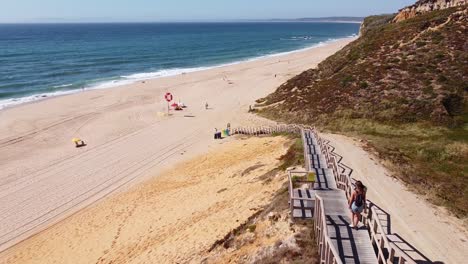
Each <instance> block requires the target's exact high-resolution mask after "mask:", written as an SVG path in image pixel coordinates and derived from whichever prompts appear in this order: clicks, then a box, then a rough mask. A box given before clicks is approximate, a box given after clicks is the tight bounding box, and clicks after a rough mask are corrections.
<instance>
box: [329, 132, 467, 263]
mask: <svg viewBox="0 0 468 264" xmlns="http://www.w3.org/2000/svg"><path fill="white" fill-rule="evenodd" d="M321 135H322V136H323V137H324V138H325V139H327V140H330V141H331V142H333V146H334V147H335V148H336V149H335V151H336V153H339V154H340V155H342V156H343V162H344V163H345V164H346V165H348V166H349V167H350V168H352V169H353V173H352V177H353V178H356V180H361V181H363V182H364V184H365V185H366V186H367V190H368V191H367V198H368V199H369V200H371V201H372V202H373V203H375V204H376V205H378V206H379V207H380V208H382V209H383V210H385V211H386V213H387V214H388V215H389V216H390V223H389V225H390V232H389V233H391V234H395V235H396V236H400V237H401V238H402V239H403V240H406V241H407V243H408V244H409V245H411V246H412V247H414V249H409V250H405V252H407V253H408V254H410V255H412V254H411V251H412V250H416V251H419V253H420V254H422V255H423V256H425V257H427V258H429V259H430V260H431V261H432V262H435V263H447V264H448V263H453V264H455V263H465V262H466V260H467V259H468V233H467V231H466V227H464V225H463V221H462V220H460V219H457V218H455V217H454V216H451V215H450V214H449V213H448V212H447V210H445V209H443V208H441V207H436V206H434V205H432V204H430V203H429V202H428V201H425V200H424V197H421V196H419V195H417V194H415V193H414V192H412V191H411V190H410V189H409V188H410V186H409V187H407V186H405V185H404V184H403V183H402V182H400V181H399V180H397V179H395V178H392V177H391V172H390V171H388V170H387V169H386V168H385V167H384V166H383V165H382V163H381V162H380V161H379V159H378V158H377V157H375V156H373V155H372V154H370V153H369V152H367V151H365V150H364V147H363V143H361V142H359V141H358V140H356V139H353V138H350V137H346V136H342V135H336V134H321ZM415 253H416V254H415V255H414V256H416V257H417V256H419V255H420V254H418V252H415ZM414 256H413V257H414ZM421 263H422V262H421Z"/></svg>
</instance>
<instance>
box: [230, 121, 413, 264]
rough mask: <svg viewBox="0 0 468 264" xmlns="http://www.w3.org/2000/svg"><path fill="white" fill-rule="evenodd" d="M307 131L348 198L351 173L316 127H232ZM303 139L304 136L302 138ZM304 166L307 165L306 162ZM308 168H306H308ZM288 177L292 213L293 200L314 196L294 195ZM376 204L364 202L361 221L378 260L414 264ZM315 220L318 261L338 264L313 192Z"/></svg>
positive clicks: (270, 131) (263, 132)
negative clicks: (393, 237)
mask: <svg viewBox="0 0 468 264" xmlns="http://www.w3.org/2000/svg"><path fill="white" fill-rule="evenodd" d="M305 129H307V130H310V131H311V132H312V133H313V135H314V136H315V138H316V140H317V143H318V145H319V146H320V149H321V151H322V154H323V155H324V156H325V159H326V161H327V164H328V167H329V168H330V169H332V170H333V174H334V177H335V181H336V184H337V187H338V188H339V189H341V190H343V191H344V192H345V193H346V197H347V198H348V199H349V197H350V196H351V194H352V191H353V190H354V183H353V180H352V178H351V175H349V174H348V175H347V174H345V173H343V172H342V171H340V166H339V164H341V159H338V157H340V156H339V155H338V154H336V153H335V152H334V150H335V148H334V147H333V146H332V145H330V142H329V141H327V140H324V139H322V138H321V137H320V136H319V135H318V133H317V130H316V129H315V127H311V126H303V125H296V124H294V125H284V124H281V125H277V126H270V127H268V126H266V127H242V128H235V129H233V131H232V134H242V135H256V136H258V135H268V134H275V133H299V132H302V131H303V130H305ZM303 140H304V141H305V140H306V139H305V138H304V137H303ZM306 154H307V153H306V150H304V155H305V157H306ZM306 167H307V165H306ZM307 169H308V168H306V170H307ZM292 173H305V172H292ZM288 180H289V185H288V189H289V199H290V206H291V212H292V211H293V209H294V205H293V203H294V200H302V201H313V200H314V199H310V198H306V197H295V196H294V194H293V185H292V175H291V172H289V174H288ZM375 208H376V207H375V205H374V204H373V203H372V202H368V203H367V208H366V210H365V212H364V213H363V223H364V225H366V226H367V227H368V230H369V235H370V239H371V241H372V245H373V246H375V248H376V255H377V260H378V263H382V264H394V263H398V264H404V263H409V264H417V263H416V262H415V261H414V260H413V259H412V258H411V257H410V256H409V255H408V254H407V253H406V252H404V251H403V250H401V249H400V248H399V247H398V246H397V245H396V244H395V243H394V242H392V241H390V240H389V238H388V234H386V232H385V230H384V228H383V224H382V222H381V220H380V219H379V217H378V214H377V212H376V209H375ZM314 221H315V224H314V226H315V234H316V240H317V244H318V245H319V252H320V258H321V263H324V264H341V263H342V261H341V259H340V257H339V256H340V255H339V254H338V252H337V251H336V249H335V247H334V246H333V244H332V241H331V239H330V236H329V235H328V233H327V223H326V219H325V212H324V206H323V200H322V198H321V197H320V196H319V195H317V194H315V208H314Z"/></svg>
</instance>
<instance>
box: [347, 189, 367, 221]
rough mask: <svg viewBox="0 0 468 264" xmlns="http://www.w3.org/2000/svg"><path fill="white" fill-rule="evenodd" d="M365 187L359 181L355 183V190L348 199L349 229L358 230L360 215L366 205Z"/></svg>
mask: <svg viewBox="0 0 468 264" xmlns="http://www.w3.org/2000/svg"><path fill="white" fill-rule="evenodd" d="M366 191H367V190H366V187H365V186H364V184H362V182H361V181H357V182H356V188H355V189H354V192H353V194H352V195H351V197H350V198H349V209H350V210H351V224H350V225H349V226H350V227H351V228H355V229H356V230H357V229H358V224H359V219H361V213H362V211H363V210H364V207H365V205H366Z"/></svg>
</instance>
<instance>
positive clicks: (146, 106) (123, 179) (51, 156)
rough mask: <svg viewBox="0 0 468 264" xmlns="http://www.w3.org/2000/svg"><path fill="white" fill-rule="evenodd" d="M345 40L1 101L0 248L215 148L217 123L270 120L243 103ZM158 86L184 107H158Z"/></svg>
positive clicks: (161, 104)
mask: <svg viewBox="0 0 468 264" xmlns="http://www.w3.org/2000/svg"><path fill="white" fill-rule="evenodd" d="M352 40H353V38H349V39H343V40H340V41H336V42H333V43H330V44H327V45H325V46H322V47H317V48H313V49H309V50H306V51H301V52H297V53H291V54H287V55H282V56H277V57H270V58H264V59H259V60H256V61H251V62H245V63H240V64H236V65H231V66H226V67H220V68H215V69H211V70H206V71H200V72H193V73H187V74H182V75H178V76H174V77H167V78H160V79H154V80H148V81H145V82H139V83H135V84H131V85H127V86H122V87H117V88H112V89H106V90H93V91H87V92H83V93H77V94H73V95H68V96H63V97H57V98H51V99H47V100H44V101H39V102H36V103H31V104H26V105H21V106H18V107H14V108H10V109H5V110H2V111H0V171H1V175H0V212H1V215H2V217H1V220H0V251H2V250H5V249H6V248H8V247H10V246H12V245H14V244H16V243H18V242H19V241H21V240H23V239H25V238H27V237H29V236H31V235H34V234H36V233H37V232H39V231H40V230H43V229H45V228H47V227H49V226H51V225H52V224H54V223H57V222H59V221H60V220H62V219H64V218H66V217H67V216H70V215H72V214H74V213H76V212H78V211H79V210H80V209H83V208H85V207H87V206H89V205H91V204H93V203H94V202H96V201H99V200H101V199H103V198H105V197H107V196H109V195H110V194H115V193H118V192H122V191H125V190H128V189H129V188H130V187H132V186H135V185H136V184H139V183H141V182H143V181H145V180H148V179H151V178H153V177H155V176H157V175H159V174H160V173H161V171H162V170H164V169H167V168H169V167H170V166H173V165H175V164H178V163H180V162H183V161H187V160H189V159H190V158H194V157H197V156H198V155H201V154H203V153H206V152H207V151H210V150H215V149H217V148H218V147H220V144H221V143H222V142H221V143H220V142H218V141H214V140H213V139H212V137H213V132H214V129H215V128H218V129H219V128H224V127H225V126H226V124H227V123H231V125H232V126H233V127H236V126H240V125H258V124H260V123H262V122H269V121H266V120H262V119H259V118H257V117H255V116H254V115H250V114H248V113H247V110H248V108H249V105H253V104H254V101H255V100H256V99H258V98H261V97H263V96H266V95H267V94H269V93H271V92H273V91H274V90H275V89H276V88H277V87H278V86H279V85H280V84H281V83H283V82H285V81H286V80H288V79H289V78H291V77H293V76H295V75H296V74H298V73H300V72H302V71H304V70H306V69H309V68H311V67H314V66H315V65H317V64H318V63H319V62H320V61H322V60H323V59H324V58H326V57H328V56H329V55H331V54H333V53H334V52H336V51H337V50H339V49H340V48H342V47H343V46H345V45H346V44H347V43H348V42H350V41H352ZM166 92H171V93H172V94H173V95H174V99H175V100H176V101H179V100H180V101H182V102H184V103H185V104H186V105H187V106H188V108H187V109H185V110H184V111H182V112H173V113H172V115H171V116H169V117H168V116H166V115H165V112H166V111H167V110H166V109H167V104H166V102H165V101H164V98H163V96H164V94H165V93H166ZM206 102H208V104H209V106H210V109H208V110H205V103H206ZM74 137H79V138H81V139H83V140H84V141H85V142H86V143H87V146H86V147H84V148H80V149H76V148H75V147H74V145H73V143H72V142H71V139H72V138H74Z"/></svg>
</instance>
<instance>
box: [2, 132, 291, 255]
mask: <svg viewBox="0 0 468 264" xmlns="http://www.w3.org/2000/svg"><path fill="white" fill-rule="evenodd" d="M287 142H288V140H286V139H285V138H282V137H273V138H252V139H247V140H238V141H234V142H231V143H227V144H225V145H223V146H221V147H219V148H217V149H216V150H213V151H211V152H209V153H207V154H203V155H201V156H199V157H197V158H195V159H193V160H191V161H188V162H184V163H180V164H178V165H177V167H176V168H173V169H171V170H170V171H168V172H166V173H162V175H159V176H158V177H155V178H154V179H152V180H150V181H148V182H146V183H144V184H141V185H138V186H136V187H135V188H132V189H131V190H130V191H128V192H126V193H123V194H120V195H116V196H114V197H112V198H110V199H108V200H106V201H104V202H102V203H99V204H97V205H96V206H93V207H92V208H90V209H86V210H83V211H81V212H79V213H77V214H75V215H73V216H72V217H69V218H67V219H66V220H64V221H62V222H60V223H58V224H57V225H55V226H53V227H51V228H49V229H47V230H45V231H43V232H41V233H40V234H38V235H36V236H33V237H32V238H30V239H28V240H26V241H24V242H22V243H20V244H19V245H17V246H16V247H15V248H13V249H12V250H9V251H8V250H7V251H6V252H5V253H4V254H3V256H2V258H3V260H4V261H6V263H200V262H201V261H202V260H203V258H204V255H206V254H207V251H208V250H209V249H210V247H211V246H212V245H213V244H214V243H215V242H216V241H217V240H218V239H221V238H223V237H224V236H225V235H226V234H228V233H229V232H230V231H231V230H233V229H235V228H236V227H238V226H239V225H241V224H242V223H244V222H246V221H247V220H248V218H249V217H250V216H251V215H253V214H255V213H256V212H257V211H259V210H260V209H261V208H262V207H263V206H265V205H266V204H268V203H270V201H271V199H272V196H273V195H274V194H275V193H276V192H277V190H278V189H279V188H280V187H281V186H282V185H283V182H284V175H283V174H271V173H269V172H270V171H272V170H273V169H275V167H276V166H278V163H279V161H278V157H280V156H281V155H282V154H284V153H285V152H286V149H287V144H286V143H287Z"/></svg>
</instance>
